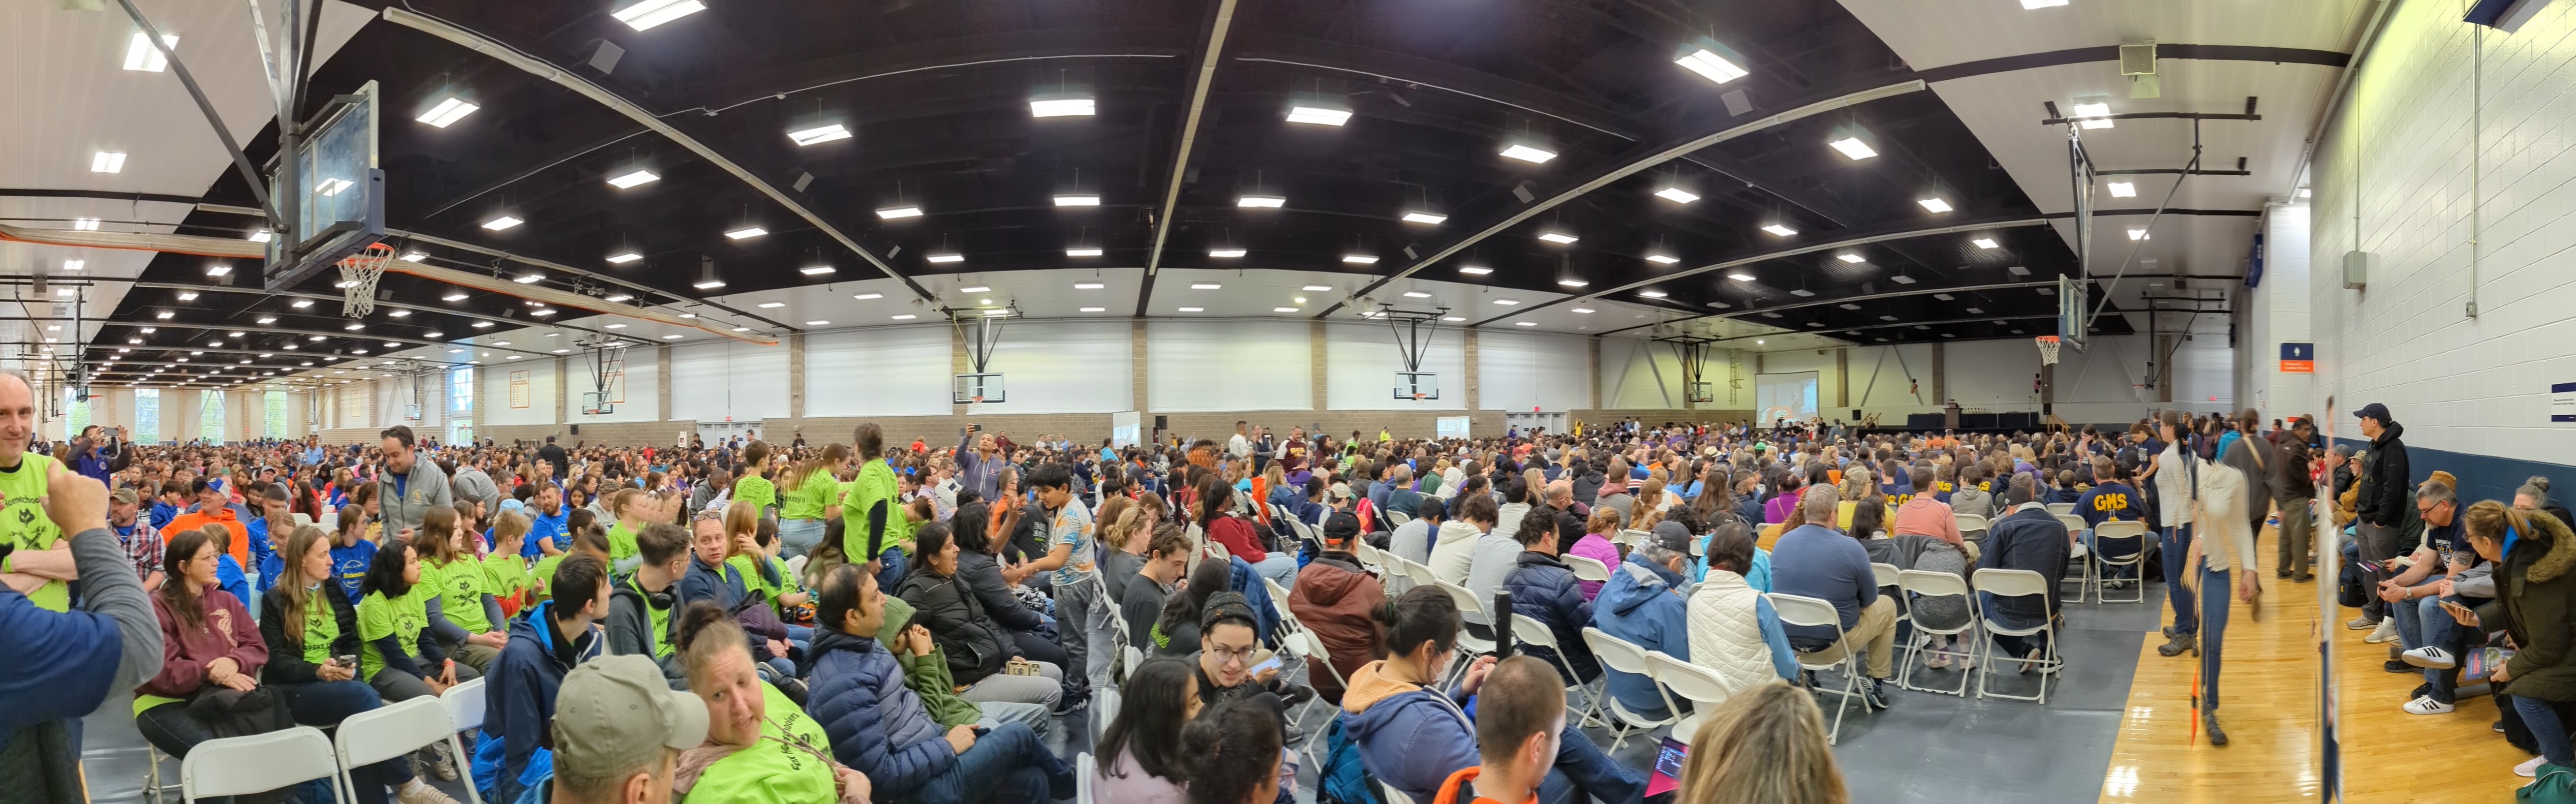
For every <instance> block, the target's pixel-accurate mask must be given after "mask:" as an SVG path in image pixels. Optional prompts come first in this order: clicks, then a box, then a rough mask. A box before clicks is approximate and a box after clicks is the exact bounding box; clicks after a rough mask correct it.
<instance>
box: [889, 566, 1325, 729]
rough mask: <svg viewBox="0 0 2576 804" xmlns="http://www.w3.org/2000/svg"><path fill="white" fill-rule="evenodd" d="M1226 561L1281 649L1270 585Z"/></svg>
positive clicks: (1271, 642)
mask: <svg viewBox="0 0 2576 804" xmlns="http://www.w3.org/2000/svg"><path fill="white" fill-rule="evenodd" d="M1226 561H1227V562H1228V564H1229V567H1228V568H1229V569H1230V570H1231V572H1232V574H1231V575H1230V576H1229V577H1228V578H1227V579H1226V588H1228V589H1232V590H1234V591H1236V592H1241V593H1243V602H1244V603H1245V604H1247V605H1250V606H1251V607H1252V617H1253V619H1256V620H1260V621H1261V629H1260V631H1259V633H1260V634H1261V644H1264V645H1268V646H1270V647H1273V648H1276V647H1279V643H1278V641H1277V640H1275V639H1273V638H1272V636H1271V635H1272V634H1274V633H1277V632H1278V630H1279V609H1278V608H1277V607H1275V606H1272V605H1270V585H1269V584H1265V583H1262V582H1261V573H1258V572H1254V571H1253V569H1252V563H1251V562H1248V561H1245V560H1243V557H1242V556H1227V557H1226ZM843 764H848V763H843Z"/></svg>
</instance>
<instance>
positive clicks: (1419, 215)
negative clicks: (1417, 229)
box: [1404, 212, 1449, 224]
mask: <svg viewBox="0 0 2576 804" xmlns="http://www.w3.org/2000/svg"><path fill="white" fill-rule="evenodd" d="M1448 219H1449V216H1447V215H1441V214H1438V213H1433V212H1407V213H1404V222H1405V223H1424V224H1438V223H1439V222H1441V221H1445V220H1448Z"/></svg>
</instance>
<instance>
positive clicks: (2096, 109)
mask: <svg viewBox="0 0 2576 804" xmlns="http://www.w3.org/2000/svg"><path fill="white" fill-rule="evenodd" d="M2066 110H2067V112H2068V113H2069V114H2071V115H2073V116H2075V117H2109V116H2110V115H2111V104H2109V103H2105V102H2100V101H2096V102H2093V103H2075V104H2071V105H2068V106H2067V107H2066Z"/></svg>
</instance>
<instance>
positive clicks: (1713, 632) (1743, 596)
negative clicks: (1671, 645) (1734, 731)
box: [1687, 569, 1780, 692]
mask: <svg viewBox="0 0 2576 804" xmlns="http://www.w3.org/2000/svg"><path fill="white" fill-rule="evenodd" d="M1761 597H1762V593H1760V592H1756V591H1753V587H1751V586H1748V585H1746V584H1745V583H1744V576H1742V575H1737V574H1735V573H1732V572H1728V571H1726V570H1722V569H1712V570H1709V571H1708V579H1707V580H1705V581H1703V582H1701V583H1700V585H1699V591H1696V592H1693V593H1691V597H1690V603H1689V605H1688V608H1687V610H1688V611H1689V612H1690V660H1691V664H1695V665H1699V666H1701V667H1705V668H1708V669H1710V670H1715V671H1717V675H1718V676H1719V677H1720V678H1724V679H1726V683H1727V685H1728V686H1729V687H1730V688H1732V689H1734V690H1736V691H1739V692H1740V691H1743V690H1747V689H1751V688H1753V686H1754V685H1756V684H1760V683H1763V682H1765V681H1770V680H1772V679H1776V678H1779V677H1780V674H1779V672H1778V671H1776V670H1773V669H1772V667H1771V646H1770V645H1769V644H1767V643H1765V642H1763V641H1762V621H1761V617H1760V615H1759V614H1757V613H1756V612H1755V611H1754V603H1755V601H1757V600H1760V599H1761Z"/></svg>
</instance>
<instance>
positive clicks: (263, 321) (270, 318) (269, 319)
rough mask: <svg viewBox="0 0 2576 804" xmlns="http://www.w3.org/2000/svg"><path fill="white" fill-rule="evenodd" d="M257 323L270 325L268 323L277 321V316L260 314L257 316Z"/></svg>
mask: <svg viewBox="0 0 2576 804" xmlns="http://www.w3.org/2000/svg"><path fill="white" fill-rule="evenodd" d="M259 323H260V326H267V325H270V324H275V323H277V316H273V315H264V316H260V317H259Z"/></svg>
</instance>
